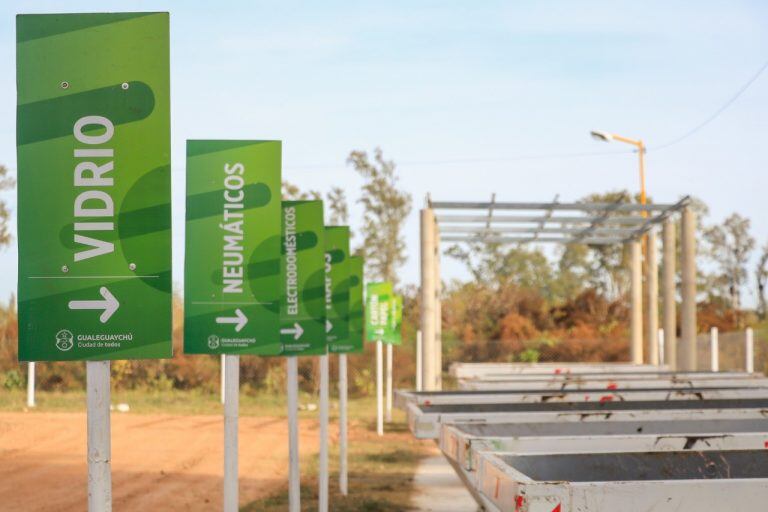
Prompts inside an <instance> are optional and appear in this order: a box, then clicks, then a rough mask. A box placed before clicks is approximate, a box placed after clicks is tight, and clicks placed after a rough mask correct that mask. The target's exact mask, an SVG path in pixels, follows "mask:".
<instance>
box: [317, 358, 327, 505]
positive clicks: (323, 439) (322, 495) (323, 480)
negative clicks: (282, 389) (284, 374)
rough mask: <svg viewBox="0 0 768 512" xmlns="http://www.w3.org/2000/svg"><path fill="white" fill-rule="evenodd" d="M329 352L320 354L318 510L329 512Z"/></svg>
mask: <svg viewBox="0 0 768 512" xmlns="http://www.w3.org/2000/svg"><path fill="white" fill-rule="evenodd" d="M328 377H329V376H328V354H325V355H322V356H320V457H319V463H320V468H319V471H318V479H317V480H318V485H319V489H318V495H317V497H318V499H317V501H318V510H319V511H320V512H328V380H329V379H328Z"/></svg>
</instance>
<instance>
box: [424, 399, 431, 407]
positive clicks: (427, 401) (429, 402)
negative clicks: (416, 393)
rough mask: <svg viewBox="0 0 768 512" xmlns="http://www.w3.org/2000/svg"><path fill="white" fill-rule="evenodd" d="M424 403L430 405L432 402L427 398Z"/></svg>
mask: <svg viewBox="0 0 768 512" xmlns="http://www.w3.org/2000/svg"><path fill="white" fill-rule="evenodd" d="M424 405H426V406H430V405H432V402H431V401H429V400H424Z"/></svg>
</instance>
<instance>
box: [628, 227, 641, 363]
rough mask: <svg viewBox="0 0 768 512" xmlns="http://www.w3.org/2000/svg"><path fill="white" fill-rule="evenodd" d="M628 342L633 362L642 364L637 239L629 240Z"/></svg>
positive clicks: (639, 254)
mask: <svg viewBox="0 0 768 512" xmlns="http://www.w3.org/2000/svg"><path fill="white" fill-rule="evenodd" d="M629 271H630V289H629V295H630V300H629V343H630V355H631V359H632V362H633V363H634V364H643V271H642V258H641V247H640V241H639V240H633V241H631V242H629Z"/></svg>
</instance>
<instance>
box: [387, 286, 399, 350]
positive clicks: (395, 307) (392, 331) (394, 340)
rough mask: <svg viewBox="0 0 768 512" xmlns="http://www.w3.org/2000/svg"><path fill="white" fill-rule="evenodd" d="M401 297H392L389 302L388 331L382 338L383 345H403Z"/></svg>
mask: <svg viewBox="0 0 768 512" xmlns="http://www.w3.org/2000/svg"><path fill="white" fill-rule="evenodd" d="M402 331H403V297H402V296H400V295H393V296H392V299H391V300H390V314H389V330H388V332H387V333H386V335H385V337H384V342H385V343H391V344H393V345H401V344H402V343H403V332H402Z"/></svg>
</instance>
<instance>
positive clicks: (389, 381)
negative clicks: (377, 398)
mask: <svg viewBox="0 0 768 512" xmlns="http://www.w3.org/2000/svg"><path fill="white" fill-rule="evenodd" d="M387 423H392V344H391V343H387Z"/></svg>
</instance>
